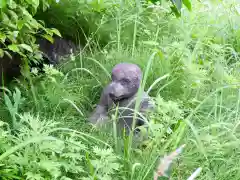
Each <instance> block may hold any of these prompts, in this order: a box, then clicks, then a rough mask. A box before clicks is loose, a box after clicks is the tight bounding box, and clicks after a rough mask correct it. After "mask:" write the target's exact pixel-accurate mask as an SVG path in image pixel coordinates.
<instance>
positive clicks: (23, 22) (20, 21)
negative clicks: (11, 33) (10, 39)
mask: <svg viewBox="0 0 240 180" xmlns="http://www.w3.org/2000/svg"><path fill="white" fill-rule="evenodd" d="M24 24H25V20H22V19H21V20H18V21H17V28H18V30H21V29H22V27H23V26H24Z"/></svg>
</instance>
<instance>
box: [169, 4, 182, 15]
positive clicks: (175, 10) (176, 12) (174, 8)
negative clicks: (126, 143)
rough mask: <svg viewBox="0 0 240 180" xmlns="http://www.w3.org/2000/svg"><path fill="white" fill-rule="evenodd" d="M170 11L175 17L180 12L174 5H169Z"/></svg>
mask: <svg viewBox="0 0 240 180" xmlns="http://www.w3.org/2000/svg"><path fill="white" fill-rule="evenodd" d="M170 8H171V9H172V12H173V13H174V14H175V16H176V17H181V13H180V12H179V11H178V9H177V8H176V6H171V7H170Z"/></svg>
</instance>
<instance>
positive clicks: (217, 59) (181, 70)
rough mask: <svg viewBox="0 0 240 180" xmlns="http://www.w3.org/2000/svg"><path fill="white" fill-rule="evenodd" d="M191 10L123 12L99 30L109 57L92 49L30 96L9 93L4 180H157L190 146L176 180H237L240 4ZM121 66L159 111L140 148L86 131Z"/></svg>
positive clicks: (48, 76) (25, 90)
mask: <svg viewBox="0 0 240 180" xmlns="http://www.w3.org/2000/svg"><path fill="white" fill-rule="evenodd" d="M64 3H66V4H67V3H68V1H64ZM71 3H73V1H71ZM192 4H193V7H192V11H191V12H189V11H187V10H183V12H182V17H181V18H175V17H174V16H172V15H170V14H169V9H167V8H165V7H166V6H167V4H164V3H163V4H162V6H158V5H151V7H150V5H146V6H143V7H141V8H139V7H138V8H139V9H138V8H136V7H133V6H131V5H129V4H126V5H125V6H121V8H116V9H117V11H116V12H115V13H114V14H113V15H109V16H105V17H104V18H106V19H104V20H102V21H101V22H102V23H101V25H100V26H101V27H99V28H101V29H103V30H104V29H105V28H106V32H107V33H109V36H110V39H108V43H107V44H105V45H104V47H102V46H100V45H99V46H98V45H96V44H98V41H96V40H95V41H93V44H95V45H96V46H95V45H93V46H92V44H91V45H90V43H89V44H88V43H87V44H86V47H84V49H83V50H82V53H81V54H79V55H77V56H75V57H74V58H72V59H71V60H70V61H68V62H67V63H65V64H62V65H61V66H59V67H58V68H57V69H58V70H57V69H55V68H53V67H52V66H45V69H44V71H45V73H44V74H39V73H38V72H37V70H36V69H33V70H32V73H31V78H32V80H33V82H34V83H33V85H32V86H30V85H29V84H28V83H27V82H25V81H22V80H19V81H18V83H16V84H14V85H17V87H18V88H17V89H13V92H15V95H14V93H13V92H12V93H11V92H10V91H8V90H7V89H5V95H4V96H3V98H2V99H3V101H1V103H2V104H1V123H0V125H1V127H0V132H1V136H0V139H1V141H0V143H1V146H0V153H1V155H0V175H1V178H3V179H62V180H63V179H104V180H106V179H141V180H144V179H153V176H154V172H155V170H156V167H157V165H158V160H159V157H160V156H163V155H164V154H165V153H167V152H170V151H173V150H175V149H176V148H177V147H179V146H180V145H181V144H186V147H185V149H184V151H183V152H182V155H181V157H180V158H179V159H178V160H177V161H175V162H174V163H173V167H172V168H171V179H187V177H189V176H190V175H191V173H192V172H193V171H194V170H195V169H197V168H198V167H201V168H202V171H201V173H200V175H199V176H198V179H209V180H210V179H211V180H212V179H218V180H221V179H223V180H224V179H239V177H240V174H239V173H240V171H239V167H240V166H239V164H240V154H239V139H238V138H240V131H239V130H238V129H239V128H238V126H239V120H240V119H239V118H240V112H239V111H240V88H239V87H240V84H239V83H240V71H239V69H240V63H239V62H240V61H239V60H240V59H239V49H240V44H239V36H240V29H239V24H238V19H239V12H240V11H239V6H240V4H239V3H238V2H237V1H234V0H231V1H228V2H222V1H221V2H217V3H216V2H215V3H214V2H211V1H205V2H198V1H192ZM62 8H65V7H62ZM66 8H68V7H67V5H66ZM68 10H69V11H70V12H71V9H68ZM76 11H77V10H76V9H74V12H76ZM79 11H80V12H81V8H80V9H79ZM52 12H55V13H56V14H55V15H56V17H57V15H58V14H57V13H61V12H60V11H58V10H56V9H54V7H53V9H52ZM109 12H111V11H109ZM76 13H77V12H76ZM61 15H62V14H61ZM59 16H60V15H59ZM73 18H74V17H73ZM96 21H98V19H97V20H96ZM53 24H54V23H53ZM56 24H57V22H56ZM94 34H96V33H93V36H94ZM98 35H100V36H101V33H99V34H98ZM103 37H104V36H103ZM91 38H93V37H91ZM91 38H90V41H91V40H92V39H91ZM88 40H89V39H88ZM90 41H88V42H90ZM99 44H100V43H99ZM87 46H89V47H90V50H89V48H87ZM86 49H88V50H86ZM124 61H125V62H133V63H136V64H138V65H139V66H140V67H141V68H142V69H143V71H144V72H145V74H144V77H145V78H146V82H144V83H146V84H145V86H144V89H145V91H147V92H149V94H150V95H151V96H152V97H153V99H154V101H155V103H156V107H157V108H156V111H155V112H154V113H152V114H151V115H150V116H149V125H150V129H151V130H153V136H151V138H150V139H149V140H148V141H146V142H144V146H141V147H132V146H127V145H129V144H128V141H127V139H125V140H123V139H121V138H115V137H114V136H113V135H112V134H111V132H105V131H101V130H99V129H95V128H92V127H91V126H89V125H88V124H87V123H86V119H87V117H88V115H89V113H90V112H91V111H92V110H93V108H94V106H93V105H94V104H96V103H97V102H98V99H99V97H100V93H101V90H102V88H103V87H104V86H105V85H106V84H107V83H108V82H109V80H110V70H111V68H112V67H113V66H114V65H115V64H116V63H119V62H124ZM12 126H13V127H15V128H14V129H15V131H14V133H13V132H12V131H13V128H12ZM116 141H117V142H116Z"/></svg>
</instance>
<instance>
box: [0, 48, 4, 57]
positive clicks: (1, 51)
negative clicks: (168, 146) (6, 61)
mask: <svg viewBox="0 0 240 180" xmlns="http://www.w3.org/2000/svg"><path fill="white" fill-rule="evenodd" d="M3 56H4V51H3V50H2V49H0V58H2V57H3Z"/></svg>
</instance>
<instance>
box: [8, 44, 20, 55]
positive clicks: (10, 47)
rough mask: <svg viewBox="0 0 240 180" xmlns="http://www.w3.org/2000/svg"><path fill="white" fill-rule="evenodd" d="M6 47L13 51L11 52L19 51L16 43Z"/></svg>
mask: <svg viewBox="0 0 240 180" xmlns="http://www.w3.org/2000/svg"><path fill="white" fill-rule="evenodd" d="M8 49H9V50H11V51H13V52H17V53H18V52H20V49H19V48H18V46H17V45H16V44H11V45H8Z"/></svg>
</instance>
